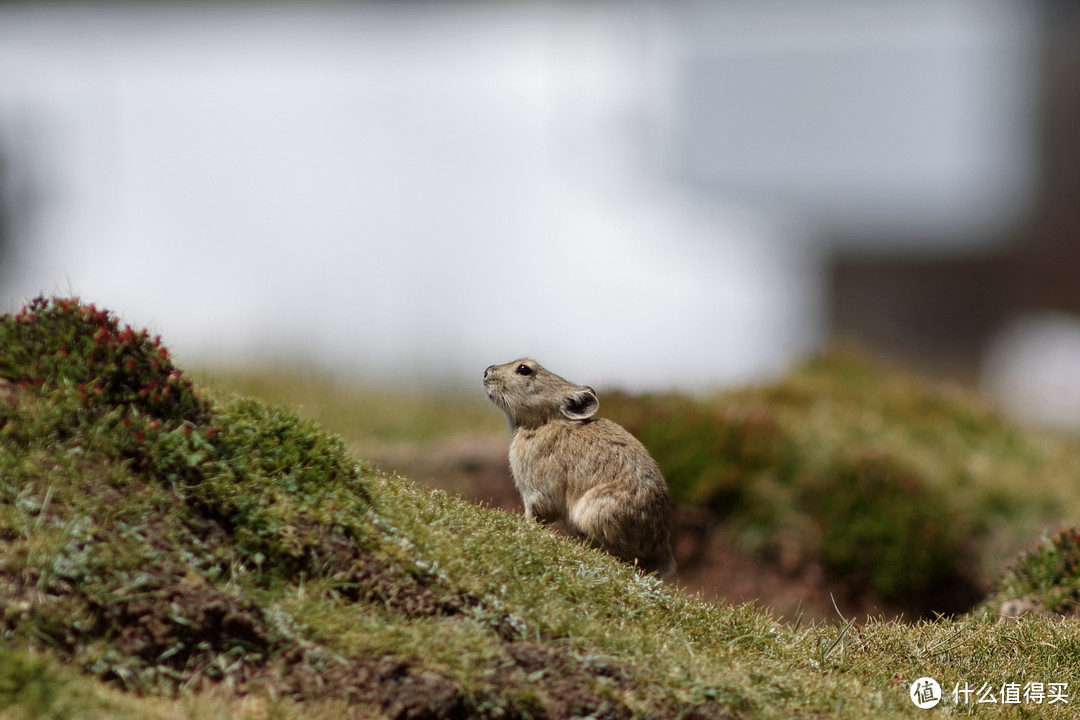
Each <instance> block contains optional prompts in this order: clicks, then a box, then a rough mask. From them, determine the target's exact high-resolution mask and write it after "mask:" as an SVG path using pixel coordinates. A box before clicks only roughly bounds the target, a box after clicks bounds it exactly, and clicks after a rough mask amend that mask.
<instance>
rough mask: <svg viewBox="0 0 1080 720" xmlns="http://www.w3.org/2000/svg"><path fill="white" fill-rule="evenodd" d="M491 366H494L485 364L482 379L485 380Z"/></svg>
mask: <svg viewBox="0 0 1080 720" xmlns="http://www.w3.org/2000/svg"><path fill="white" fill-rule="evenodd" d="M493 367H495V366H494V365H488V366H487V367H486V368H485V369H484V379H485V380H487V376H488V373H489V372H491V368H493Z"/></svg>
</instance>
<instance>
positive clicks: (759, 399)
mask: <svg viewBox="0 0 1080 720" xmlns="http://www.w3.org/2000/svg"><path fill="white" fill-rule="evenodd" d="M601 402H602V408H603V411H604V412H605V414H607V415H608V416H609V417H612V418H613V419H615V420H617V421H619V422H621V423H623V424H624V425H625V426H626V427H627V428H628V429H629V430H631V432H633V433H634V434H635V435H637V436H638V437H639V438H640V439H641V440H642V442H644V443H645V445H646V446H647V447H648V448H649V449H650V451H651V452H652V453H653V455H654V456H655V457H656V459H657V461H658V462H659V464H660V466H661V467H662V468H663V469H664V472H665V476H666V477H667V478H668V482H669V484H670V485H671V488H672V495H673V497H674V499H675V501H676V502H681V503H686V504H693V505H702V506H705V507H708V508H710V509H712V510H714V511H715V512H716V513H718V514H719V515H720V517H721V518H723V519H724V522H725V524H726V525H727V526H728V527H731V528H733V529H734V530H735V531H736V532H737V533H738V534H739V536H740V537H741V538H742V539H743V541H744V543H745V544H746V545H747V546H749V547H751V548H755V549H757V550H759V551H760V552H763V553H766V554H774V555H780V554H784V555H786V556H792V555H795V556H797V558H798V559H799V561H800V562H808V561H813V562H820V563H822V564H823V565H824V566H825V567H826V568H827V569H829V570H831V572H832V574H833V575H834V576H837V577H840V578H844V579H846V580H847V581H848V582H851V583H854V584H855V585H858V586H865V587H867V588H869V589H871V590H872V591H873V592H875V593H876V594H877V595H878V596H879V597H881V598H883V599H885V600H887V601H893V602H898V603H899V604H900V605H901V606H907V607H909V608H910V609H911V610H914V611H915V612H917V613H927V612H929V611H955V610H958V609H963V608H964V607H965V606H966V607H970V603H972V602H973V601H974V600H976V599H977V598H978V596H979V593H980V592H981V591H982V589H983V588H985V587H987V586H988V585H989V584H990V582H991V581H992V580H993V579H994V578H996V577H997V576H998V575H999V574H1000V573H1001V572H1002V571H1003V570H1004V563H1005V561H1006V560H1007V559H1008V558H1010V557H1012V556H1013V555H1014V554H1015V553H1016V552H1017V551H1018V549H1019V548H1021V547H1023V546H1025V545H1026V544H1027V543H1028V538H1031V537H1037V536H1038V535H1039V534H1041V533H1043V532H1045V531H1046V529H1047V528H1051V527H1056V526H1058V525H1060V524H1061V523H1063V522H1068V521H1070V520H1071V519H1072V518H1075V517H1076V516H1077V514H1078V513H1080V504H1078V499H1080V494H1078V493H1077V492H1076V491H1075V489H1074V488H1073V487H1072V480H1071V475H1070V474H1069V472H1068V468H1069V467H1070V465H1071V464H1073V463H1075V462H1076V461H1077V459H1080V449H1078V448H1077V447H1076V444H1075V443H1073V442H1068V441H1065V440H1063V439H1060V438H1054V437H1050V436H1045V435H1037V434H1034V433H1030V432H1025V431H1022V430H1020V429H1019V428H1016V427H1014V426H1012V425H1009V424H1007V423H1004V422H1002V421H1001V420H1000V418H999V417H998V416H997V415H996V414H995V413H994V412H993V411H992V410H991V409H990V408H989V407H988V406H986V405H985V404H984V403H983V402H982V401H981V400H979V399H978V398H976V397H974V396H972V395H970V394H968V393H965V392H962V391H959V390H957V389H954V388H948V387H941V386H938V385H934V384H931V383H928V382H926V381H924V380H921V379H919V378H916V377H913V376H910V375H908V374H906V373H903V372H901V371H898V370H895V369H892V368H888V367H885V366H883V365H881V364H879V363H875V362H872V361H870V360H868V359H866V358H865V357H862V356H860V355H857V354H854V353H851V352H843V351H841V352H835V353H832V354H829V355H826V356H823V357H821V358H819V359H817V360H816V361H814V362H812V363H809V364H808V365H806V366H804V367H802V368H799V369H797V370H795V371H793V372H792V373H791V374H790V375H788V376H787V377H785V378H784V379H782V380H781V381H779V382H777V383H775V384H773V385H769V386H764V387H758V388H749V389H742V390H737V391H733V392H729V393H725V394H724V395H722V396H719V397H716V398H711V399H707V400H693V399H690V398H686V397H683V396H673V395H654V396H646V397H643V398H639V397H631V396H628V395H625V394H620V393H615V394H612V395H605V396H604V397H603V398H602V400H601Z"/></svg>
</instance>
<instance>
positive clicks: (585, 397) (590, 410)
mask: <svg viewBox="0 0 1080 720" xmlns="http://www.w3.org/2000/svg"><path fill="white" fill-rule="evenodd" d="M599 408H600V401H599V400H598V399H597V398H596V393H595V392H594V391H593V389H592V388H591V387H587V386H585V385H576V386H574V387H573V388H571V389H570V391H569V392H568V393H566V398H565V399H564V400H563V404H562V408H561V410H562V414H563V415H565V416H566V417H567V418H569V419H570V420H584V419H585V418H590V417H592V416H593V415H595V414H596V411H597V410H598V409H599Z"/></svg>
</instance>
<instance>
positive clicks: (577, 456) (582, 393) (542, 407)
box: [484, 359, 675, 578]
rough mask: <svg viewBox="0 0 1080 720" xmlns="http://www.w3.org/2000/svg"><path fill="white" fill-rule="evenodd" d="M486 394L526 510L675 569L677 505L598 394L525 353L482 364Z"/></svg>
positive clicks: (647, 563) (618, 553)
mask: <svg viewBox="0 0 1080 720" xmlns="http://www.w3.org/2000/svg"><path fill="white" fill-rule="evenodd" d="M484 391H485V392H486V393H487V396H488V398H490V400H491V402H492V403H494V404H495V406H496V407H497V408H499V409H500V410H502V412H503V414H504V415H505V416H506V419H507V422H508V423H509V425H510V432H511V438H510V471H511V472H512V473H513V476H514V485H515V486H516V487H517V489H518V492H519V493H521V499H522V501H523V502H524V503H525V517H526V518H536V519H537V520H539V521H540V522H541V523H548V522H555V521H559V520H561V521H562V522H563V523H564V524H565V525H566V526H567V528H568V529H569V530H570V532H571V533H573V534H574V535H576V536H578V537H583V538H585V539H586V540H587V541H588V542H590V543H591V544H593V545H595V546H597V547H600V548H602V549H604V550H606V551H607V552H609V553H611V554H612V555H614V556H615V557H617V558H620V559H622V560H625V561H627V562H631V563H636V564H637V565H638V567H640V568H641V569H643V570H644V571H646V572H655V573H656V574H657V575H659V576H660V577H662V578H667V577H670V576H671V574H672V573H673V572H674V570H675V558H674V556H673V555H672V554H671V505H670V502H669V500H668V488H667V483H666V482H665V481H664V477H663V475H661V474H660V468H659V467H658V466H657V465H656V461H655V460H653V458H652V456H651V455H649V451H648V450H646V449H645V446H644V445H642V444H641V443H640V442H639V441H638V440H637V438H635V437H634V436H633V435H631V434H630V433H629V432H627V431H626V430H625V429H624V428H623V427H622V426H621V425H619V424H617V423H615V422H612V421H611V420H607V419H604V418H597V417H594V415H595V414H596V411H597V409H598V408H599V407H600V401H599V400H598V399H597V397H596V393H595V392H594V391H593V389H592V388H590V387H588V386H586V385H575V384H573V383H571V382H569V381H567V380H564V379H563V378H561V377H559V376H558V375H556V374H555V373H553V372H551V371H549V370H546V369H544V368H543V367H541V366H540V365H539V364H538V363H537V362H535V361H534V360H529V359H521V360H515V361H514V362H512V363H507V364H505V365H492V366H491V367H489V368H488V369H487V370H485V371H484Z"/></svg>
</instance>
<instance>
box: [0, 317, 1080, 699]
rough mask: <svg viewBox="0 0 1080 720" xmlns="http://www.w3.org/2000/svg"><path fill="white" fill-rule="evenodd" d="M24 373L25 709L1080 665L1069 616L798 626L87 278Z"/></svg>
mask: <svg viewBox="0 0 1080 720" xmlns="http://www.w3.org/2000/svg"><path fill="white" fill-rule="evenodd" d="M0 378H3V381H2V382H0V542H2V543H3V545H2V548H3V551H2V555H0V634H2V637H3V642H2V643H0V717H5V718H8V717H11V718H31V717H32V718H50V717H55V718H61V717H63V718H79V717H82V718H105V717H110V718H111V717H118V718H128V717H130V718H157V717H177V718H183V717H188V718H226V717H229V718H231V717H250V718H289V717H296V718H331V717H333V718H340V717H342V716H344V717H385V718H464V717H481V718H500V717H509V718H540V717H547V718H571V717H590V716H591V717H603V718H631V717H650V718H654V717H655V718H726V717H745V718H751V717H762V718H788V717H821V716H830V717H841V718H871V717H873V718H893V717H916V716H921V715H920V714H921V713H922V712H923V711H920V710H918V709H917V708H915V707H914V705H912V704H911V702H910V700H909V698H908V690H909V686H910V683H911V682H912V681H913V680H914V679H916V678H919V677H922V676H925V675H930V676H933V677H936V678H937V679H938V680H939V681H940V682H941V684H942V686H943V687H945V688H947V689H948V688H952V686H953V683H954V682H957V683H959V682H965V681H966V682H969V683H982V682H986V683H997V684H998V685H1000V684H1002V683H1005V682H1014V681H1019V682H1023V681H1025V680H1026V679H1042V680H1043V681H1045V682H1057V681H1059V680H1060V681H1062V682H1064V681H1067V679H1066V678H1062V677H1061V671H1060V669H1059V668H1062V667H1066V668H1068V667H1076V666H1077V664H1078V663H1080V640H1078V636H1077V634H1076V633H1075V632H1074V631H1073V629H1072V628H1071V626H1066V625H1063V624H1061V623H1059V622H1057V621H1051V620H1046V619H1042V618H1031V619H1026V620H1025V621H1023V622H1022V623H1020V624H1017V625H1010V626H1003V625H999V624H997V623H996V622H995V621H994V619H993V618H992V617H990V616H989V615H985V616H984V615H980V616H973V617H969V618H964V619H961V620H942V621H939V622H933V623H918V624H915V625H904V624H900V623H895V622H871V623H868V624H866V625H865V626H863V627H861V628H854V627H853V626H852V625H851V624H850V623H844V624H842V625H812V626H803V625H800V624H798V623H797V624H796V625H794V626H781V625H778V624H777V623H775V622H774V621H773V620H772V618H771V617H770V616H769V615H768V614H767V613H765V612H762V611H760V610H758V609H756V608H754V607H753V606H750V605H746V606H738V607H735V606H728V605H720V604H707V603H702V602H699V601H697V600H695V599H693V598H689V597H686V596H685V595H683V594H681V593H680V592H678V591H677V590H675V589H673V588H671V587H668V586H665V585H662V584H660V583H659V582H657V581H655V580H654V579H651V578H647V577H642V576H640V575H638V574H636V573H635V572H634V571H633V569H632V568H630V567H628V566H626V565H625V564H622V563H619V562H618V561H616V560H614V559H612V558H610V557H608V556H605V555H603V554H602V553H599V552H596V551H594V550H592V549H589V548H587V547H584V546H583V545H581V544H580V543H577V542H575V541H572V540H569V539H567V538H564V537H561V536H559V535H557V534H554V533H552V532H549V531H548V530H546V529H544V528H541V527H538V526H537V525H536V524H534V523H527V522H525V521H524V520H523V518H521V517H520V516H517V515H513V514H509V513H505V512H501V511H497V510H492V509H486V508H480V507H475V506H472V505H469V504H467V503H465V502H463V501H461V500H459V499H457V498H454V497H451V496H449V495H446V494H443V493H433V492H430V491H427V490H423V489H420V488H417V487H415V486H413V485H411V484H409V483H408V482H406V481H403V480H401V479H398V478H392V477H388V476H385V475H382V474H380V473H378V472H376V471H375V470H373V469H372V468H371V467H369V466H366V465H363V464H361V463H358V462H356V461H355V460H353V459H352V458H351V457H349V455H348V454H347V453H346V452H345V449H344V446H343V444H342V443H341V441H340V440H339V439H338V438H336V437H334V436H331V435H328V434H326V433H325V432H324V431H322V430H321V429H320V428H319V427H318V426H316V425H314V424H313V423H311V422H308V421H303V420H300V419H299V418H297V417H296V416H295V415H294V414H293V413H291V412H289V411H286V410H283V409H280V408H274V407H269V406H266V405H264V404H262V403H258V402H255V401H251V400H244V399H237V398H221V397H214V396H207V395H204V394H200V392H199V391H198V390H197V389H195V388H194V387H193V386H192V385H191V384H190V383H188V382H187V381H186V380H185V379H184V377H183V375H182V373H181V372H180V371H179V370H177V369H176V368H175V367H174V366H173V364H172V362H171V358H170V357H169V355H168V352H167V351H166V350H164V349H163V347H162V346H161V344H160V342H158V341H156V340H154V339H151V338H149V337H147V336H146V334H145V333H142V332H139V331H133V330H131V329H129V328H121V327H120V326H119V324H118V323H117V321H116V319H115V318H114V317H113V316H111V315H110V314H109V313H107V312H103V311H99V310H97V309H95V308H93V307H88V306H84V305H81V304H79V303H78V302H76V301H71V300H56V301H36V302H35V303H33V304H31V305H30V306H29V307H28V308H27V309H25V310H24V311H23V312H21V313H20V314H19V315H17V316H4V317H3V318H0ZM856 466H857V467H861V466H859V465H858V463H856ZM860 472H861V471H860ZM874 472H877V470H874ZM855 475H856V476H857V475H858V472H856V473H855ZM851 482H859V481H858V480H852V481H851ZM1005 627H1007V628H1009V630H1008V632H1007V633H1006V632H1005V631H1004V630H1003V628H1005ZM1003 644H1007V646H1008V652H1007V653H1002V652H1001V648H1002V647H1003ZM950 702H953V701H952V700H951V699H949V698H946V704H948V703H950ZM957 709H958V710H962V711H963V712H971V713H972V714H975V715H988V714H990V713H993V715H994V716H995V717H1022V716H1024V715H1023V713H1024V712H1025V708H1024V707H1023V706H1020V705H1013V706H1000V707H999V706H978V705H974V704H972V705H970V706H965V707H964V708H957ZM1026 710H1027V711H1035V710H1038V711H1040V713H1041V716H1045V717H1068V716H1069V715H1068V708H1067V707H1066V706H1062V705H1057V704H1055V705H1049V704H1047V705H1045V706H1042V707H1039V708H1034V706H1029V707H1027V708H1026Z"/></svg>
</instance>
